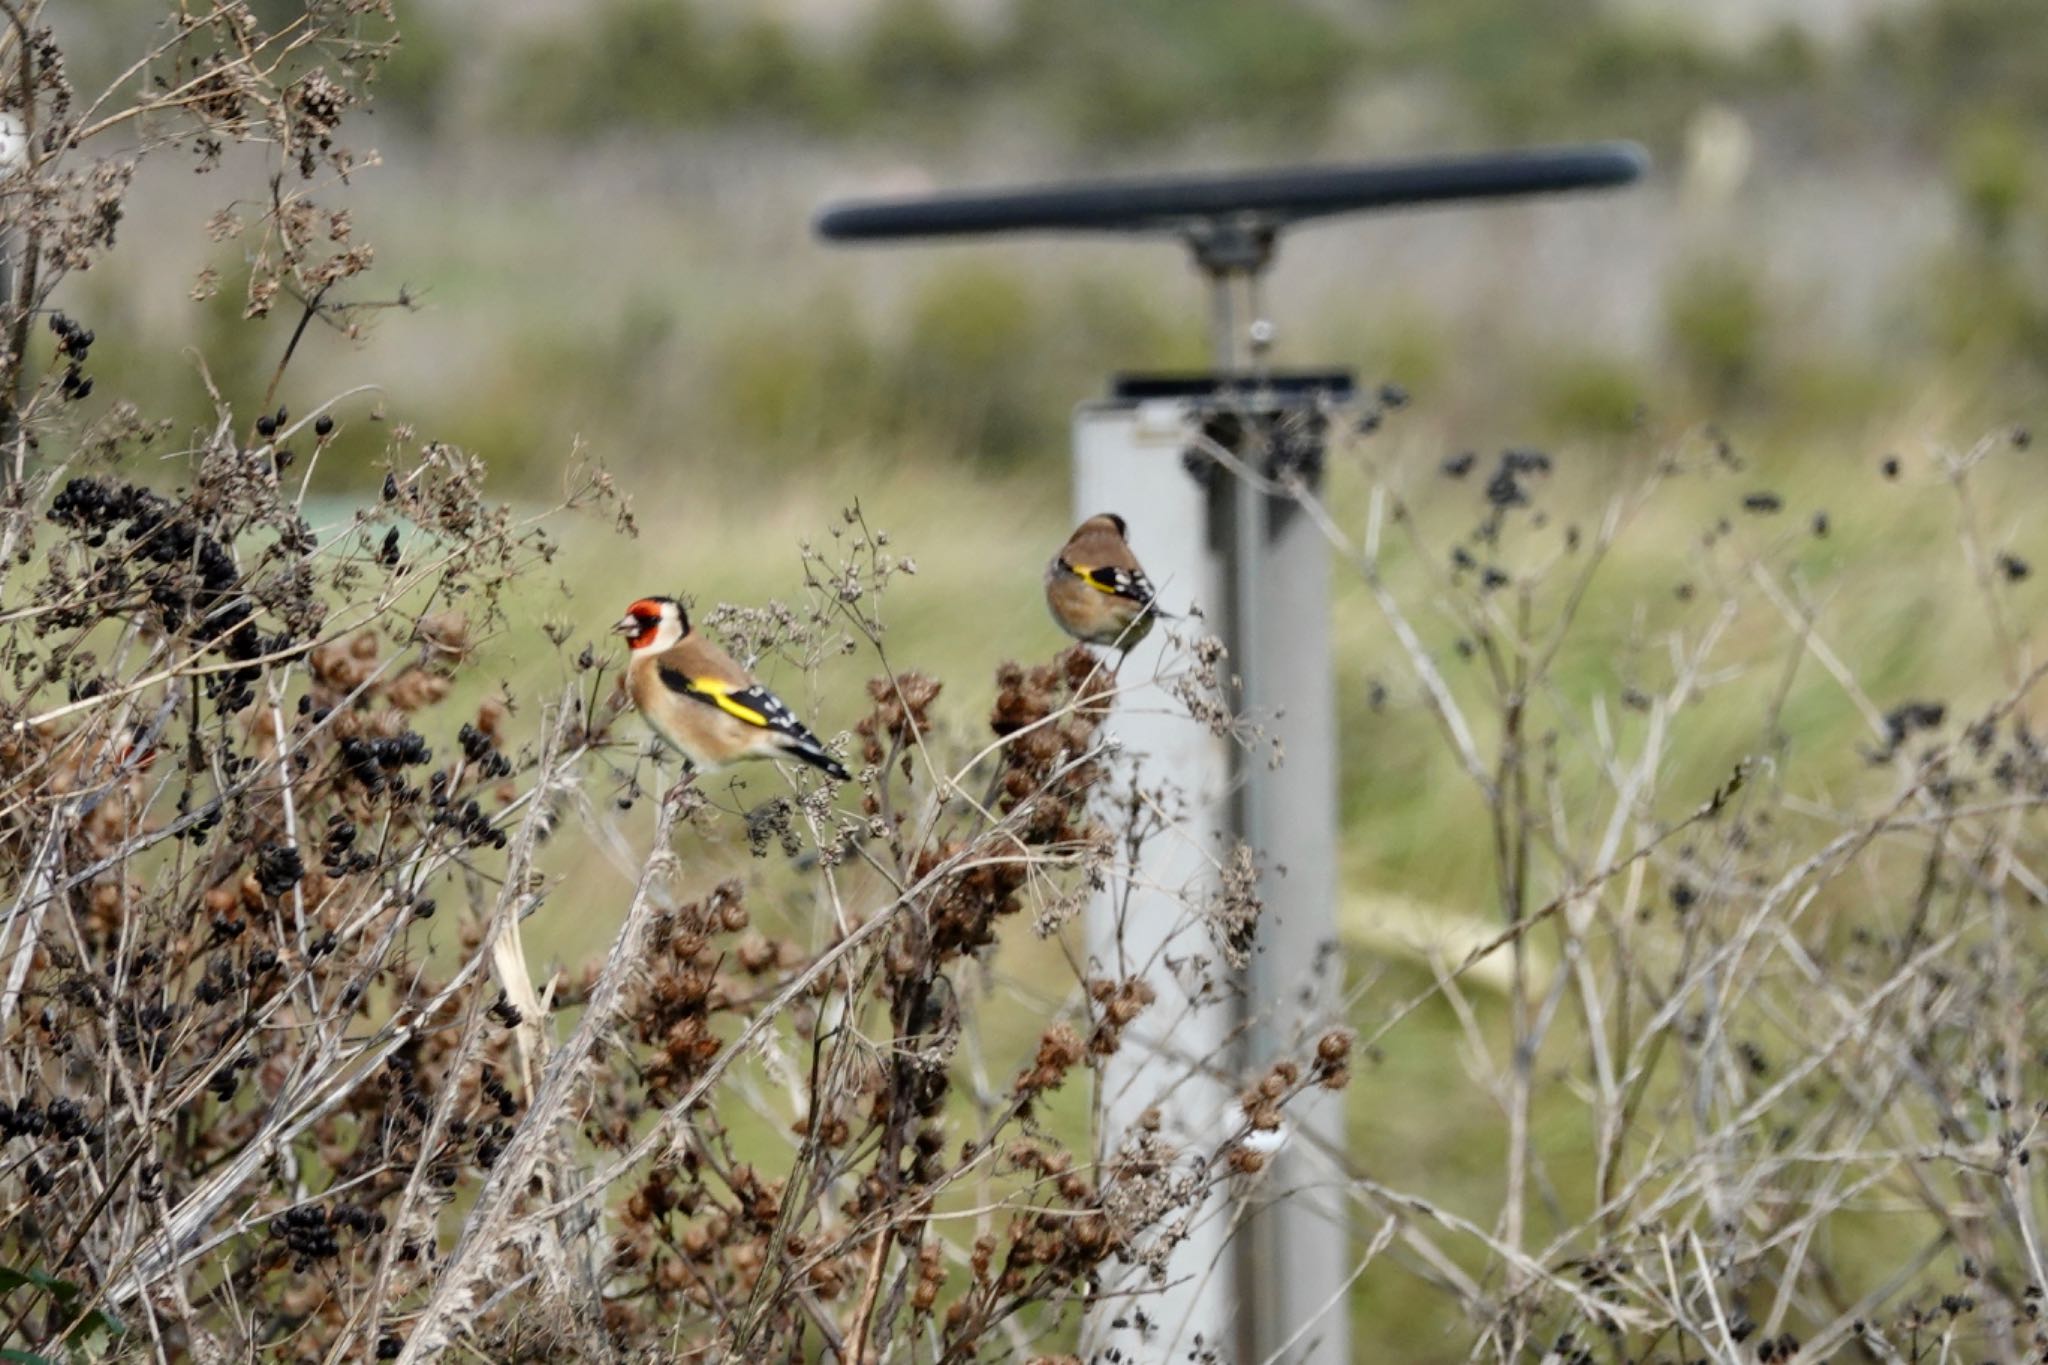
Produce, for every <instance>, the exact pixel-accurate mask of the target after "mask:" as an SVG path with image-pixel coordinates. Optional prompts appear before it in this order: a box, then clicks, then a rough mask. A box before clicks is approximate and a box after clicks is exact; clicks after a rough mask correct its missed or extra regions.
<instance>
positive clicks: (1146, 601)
mask: <svg viewBox="0 0 2048 1365" xmlns="http://www.w3.org/2000/svg"><path fill="white" fill-rule="evenodd" d="M1127 535H1128V527H1127V526H1126V525H1125V522H1124V519H1123V518H1122V517H1120V516H1118V515H1117V514H1116V513H1114V512H1104V513H1102V514H1101V515H1099V516H1093V517H1090V518H1088V520H1086V521H1084V522H1082V523H1081V525H1080V526H1079V527H1078V528H1076V529H1075V531H1074V534H1073V535H1071V536H1069V537H1068V538H1067V543H1066V544H1065V545H1063V546H1061V547H1060V552H1059V553H1058V554H1056V555H1054V556H1053V558H1052V563H1050V564H1048V565H1046V566H1045V604H1046V606H1048V607H1050V608H1051V609H1052V619H1053V620H1055V621H1057V622H1058V623H1059V627H1060V629H1061V630H1064V631H1065V632H1066V633H1067V634H1069V635H1071V636H1073V637H1074V638H1075V639H1076V640H1083V641H1086V642H1087V643H1088V644H1091V645H1114V646H1115V647H1116V648H1118V649H1122V650H1128V649H1130V648H1131V646H1133V645H1135V644H1137V643H1138V641H1140V640H1142V639H1144V638H1145V636H1146V634H1147V632H1149V631H1150V630H1151V629H1152V621H1153V618H1155V617H1157V616H1159V615H1161V612H1160V610H1159V607H1158V604H1157V603H1156V602H1155V601H1154V600H1153V599H1154V593H1153V589H1152V580H1151V579H1149V578H1147V577H1145V571H1144V570H1143V569H1142V568H1140V567H1138V557H1137V556H1136V555H1134V554H1132V553H1131V543H1130V541H1129V540H1128V539H1127V538H1126V537H1127Z"/></svg>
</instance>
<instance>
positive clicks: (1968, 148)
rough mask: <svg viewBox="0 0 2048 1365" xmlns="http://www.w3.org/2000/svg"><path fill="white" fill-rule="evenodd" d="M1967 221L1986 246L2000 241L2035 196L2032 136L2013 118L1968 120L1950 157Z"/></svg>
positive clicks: (1999, 243)
mask: <svg viewBox="0 0 2048 1365" xmlns="http://www.w3.org/2000/svg"><path fill="white" fill-rule="evenodd" d="M1949 165H1950V175H1951V177H1952V179H1953V180H1954V182H1955V190H1956V196H1957V198H1958V199H1959V200H1960V201H1961V207H1962V210H1963V218H1964V221H1965V222H1967V223H1968V224H1969V226H1970V229H1971V231H1972V232H1973V233H1974V234H1975V236H1976V238H1977V240H1978V241H1979V242H1980V243H1982V244H1983V245H1985V246H1988V247H1997V246H1999V245H2002V244H2003V243H2004V242H2005V240H2006V238H2007V236H2008V235H2009V234H2010V233H2011V231H2012V228H2013V224H2014V222H2015V221H2016V220H2017V219H2018V218H2019V216H2020V214H2021V213H2022V212H2024V211H2025V209H2026V207H2027V205H2028V203H2029V201H2030V200H2031V199H2032V198H2033V196H2034V192H2035V191H2034V186H2035V176H2036V154H2035V150H2034V142H2033V139H2032V138H2030V137H2029V136H2028V134H2027V132H2026V130H2025V129H2023V128H2022V127H2021V126H2020V125H2019V124H2018V123H2017V122H2015V121H2014V120H2012V119H2010V118H2003V117H1986V118H1978V119H1975V120H1972V121H1971V122H1969V123H1967V124H1965V125H1964V127H1963V128H1962V130H1961V132H1959V133H1958V134H1957V136H1956V139H1955V145H1954V148H1953V150H1952V151H1951V153H1950V156H1949Z"/></svg>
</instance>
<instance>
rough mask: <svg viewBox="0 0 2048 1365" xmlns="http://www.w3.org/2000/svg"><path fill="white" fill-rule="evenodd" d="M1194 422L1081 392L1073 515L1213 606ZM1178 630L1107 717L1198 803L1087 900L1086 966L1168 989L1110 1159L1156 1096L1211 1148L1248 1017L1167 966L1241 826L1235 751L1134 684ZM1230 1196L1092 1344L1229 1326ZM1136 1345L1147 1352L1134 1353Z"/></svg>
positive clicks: (1193, 943)
mask: <svg viewBox="0 0 2048 1365" xmlns="http://www.w3.org/2000/svg"><path fill="white" fill-rule="evenodd" d="M1188 436H1189V428H1188V413H1187V405H1186V403H1185V401H1184V400H1180V399H1168V400H1162V401H1156V402H1121V401H1112V402H1107V403H1100V404H1088V405H1084V406H1083V407H1082V408H1081V409H1080V410H1079V411H1078V412H1077V414H1076V416H1075V420H1074V511H1075V519H1076V520H1077V521H1078V520H1080V519H1081V518H1083V517H1087V516H1092V515H1094V514H1095V513H1097V512H1120V513H1122V514H1124V515H1126V516H1127V517H1128V518H1129V519H1130V523H1131V534H1132V537H1133V540H1134V541H1135V544H1136V548H1137V550H1138V553H1139V554H1140V556H1141V557H1142V558H1143V560H1144V562H1145V567H1146V570H1147V572H1149V573H1150V574H1151V576H1152V578H1153V581H1154V582H1155V583H1157V584H1158V585H1159V588H1160V591H1161V597H1162V599H1163V603H1164V605H1165V606H1166V608H1167V609H1168V610H1170V611H1175V612H1181V611H1185V610H1186V609H1187V607H1188V606H1189V605H1190V604H1191V603H1199V604H1201V605H1202V606H1203V607H1204V608H1205V609H1208V610H1212V611H1213V610H1215V604H1217V603H1220V602H1222V601H1223V600H1224V599H1225V596H1226V594H1227V592H1228V587H1227V581H1226V579H1225V577H1224V574H1223V572H1222V565H1221V562H1220V560H1219V559H1218V557H1217V554H1216V550H1215V547H1214V546H1213V545H1212V544H1211V543H1210V538H1209V507H1208V500H1209V494H1208V491H1207V489H1206V487H1205V486H1204V485H1203V483H1202V482H1201V481H1200V480H1198V479H1196V478H1194V477H1192V476H1191V475H1190V474H1189V473H1188V472H1187V470H1186V468H1185V467H1184V464H1183V460H1182V454H1183V452H1184V451H1185V449H1186V447H1187V442H1188ZM1167 637H1168V632H1167V631H1166V630H1164V629H1155V630H1154V631H1153V632H1152V633H1151V635H1150V636H1149V637H1148V638H1146V639H1145V640H1144V641H1142V642H1141V643H1140V644H1139V645H1138V646H1137V647H1136V648H1135V649H1133V650H1132V651H1131V652H1130V655H1129V657H1128V658H1126V659H1125V660H1124V661H1123V664H1122V666H1121V668H1120V669H1119V670H1118V678H1119V681H1120V683H1121V684H1123V685H1126V686H1130V687H1132V688H1133V691H1134V695H1133V696H1132V697H1131V698H1130V699H1128V700H1127V701H1124V702H1122V703H1120V704H1119V705H1118V706H1117V707H1116V709H1115V710H1114V711H1113V712H1112V713H1111V716H1110V719H1109V722H1108V725H1107V729H1108V732H1109V733H1110V734H1111V735H1114V736H1115V737H1116V738H1117V739H1118V740H1119V741H1120V742H1121V743H1122V745H1123V748H1124V751H1125V752H1126V753H1127V754H1129V755H1131V756H1132V757H1133V759H1134V760H1135V762H1136V763H1137V765H1138V781H1139V783H1140V785H1141V786H1144V787H1148V788H1149V787H1167V788H1171V789H1174V790H1175V791H1177V792H1178V793H1179V794H1180V796H1181V797H1182V798H1183V799H1185V800H1186V802H1187V808H1186V813H1185V819H1184V820H1182V821H1180V822H1178V823H1177V824H1176V825H1175V826H1174V827H1173V828H1171V829H1169V830H1167V831H1166V832H1165V833H1164V834H1163V835H1162V836H1161V837H1159V838H1155V839H1153V840H1151V841H1150V842H1149V843H1147V844H1146V845H1145V846H1144V848H1143V849H1142V851H1141V852H1140V854H1139V857H1138V861H1137V863H1136V865H1135V866H1123V867H1119V868H1117V869H1116V871H1115V873H1114V874H1113V875H1112V877H1111V878H1110V881H1109V884H1108V886H1107V887H1106V888H1105V889H1104V890H1103V891H1101V892H1100V893H1098V894H1097V895H1096V896H1095V897H1094V899H1093V900H1092V901H1091V902H1090V904H1089V907H1088V911H1087V918H1086V930H1087V941H1088V958H1089V962H1090V970H1091V971H1093V972H1096V973H1099V974H1101V975H1104V976H1111V977H1117V978H1122V977H1128V976H1143V977H1144V978H1145V979H1146V980H1147V981H1148V982H1149V983H1150V984H1151V986H1152V988H1153V990H1154V991H1155V992H1156V993H1157V997H1158V998H1157V1000H1156V1001H1155V1002H1154V1004H1153V1006H1152V1008H1151V1009H1149V1010H1147V1011H1146V1012H1145V1013H1144V1014H1142V1015H1140V1016H1139V1018H1138V1020H1137V1022H1136V1024H1135V1025H1134V1026H1133V1027H1132V1028H1130V1029H1128V1030H1126V1032H1125V1034H1124V1046H1123V1048H1122V1050H1121V1051H1119V1052H1118V1053H1117V1054H1116V1055H1115V1056H1114V1057H1111V1058H1108V1059H1106V1061H1105V1062H1104V1063H1103V1065H1102V1068H1101V1070H1100V1072H1099V1073H1098V1075H1097V1079H1096V1093H1095V1100H1096V1124H1095V1135H1096V1148H1097V1155H1098V1157H1100V1158H1104V1159H1106V1158H1108V1157H1109V1156H1110V1155H1112V1154H1113V1153H1114V1152H1115V1151H1116V1149H1117V1147H1118V1145H1119V1144H1120V1143H1121V1142H1122V1141H1123V1140H1124V1137H1125V1135H1126V1134H1127V1133H1129V1132H1130V1131H1131V1130H1132V1128H1133V1127H1135V1126H1136V1125H1137V1124H1138V1123H1139V1121H1140V1117H1141V1116H1142V1115H1144V1114H1145V1112H1146V1111H1147V1110H1148V1109H1157V1110H1158V1111H1159V1116H1160V1120H1161V1125H1160V1126H1161V1132H1162V1135H1163V1136H1164V1137H1165V1138H1166V1139H1167V1140H1168V1141H1170V1142H1173V1143H1174V1144H1175V1145H1176V1146H1178V1147H1180V1148H1181V1149H1182V1151H1183V1152H1184V1153H1186V1157H1185V1158H1184V1160H1186V1161H1193V1160H1198V1159H1200V1158H1201V1157H1205V1156H1207V1155H1208V1154H1209V1153H1212V1152H1214V1151H1215V1149H1216V1147H1217V1146H1218V1144H1220V1143H1221V1142H1222V1141H1223V1139H1224V1138H1225V1137H1226V1136H1227V1135H1228V1130H1227V1128H1226V1127H1225V1119H1224V1111H1225V1109H1226V1107H1227V1106H1228V1104H1229V1103H1230V1101H1231V1100H1232V1098H1233V1091H1232V1088H1231V1087H1230V1086H1229V1084H1228V1083H1227V1081H1226V1080H1225V1079H1224V1078H1227V1077H1229V1076H1230V1075H1232V1074H1233V1072H1234V1068H1233V1067H1232V1065H1231V1062H1230V1059H1229V1058H1228V1057H1227V1056H1226V1049H1227V1048H1228V1046H1229V1039H1230V1035H1231V1031H1232V1030H1233V1028H1234V1027H1235V1025H1236V1022H1237V1021H1236V1019H1235V1018H1234V1015H1233V1011H1232V1010H1231V1008H1230V1001H1229V999H1228V997H1227V996H1221V997H1211V998H1205V999H1203V1000H1201V1001H1199V1002H1198V1001H1197V1000H1194V999H1191V998H1190V996H1189V994H1188V991H1189V988H1190V987H1191V986H1194V985H1195V981H1194V980H1193V979H1191V978H1183V977H1182V976H1180V975H1177V974H1176V973H1175V972H1174V971H1173V969H1172V965H1171V964H1172V962H1173V961H1175V960H1182V959H1187V958H1193V957H1213V956H1214V952H1215V950H1214V948H1213V946H1212V945H1211V944H1210V942H1209V940H1208V937H1207V935H1206V933H1205V932H1204V930H1203V927H1202V926H1201V925H1200V924H1199V923H1197V922H1196V921H1195V919H1194V917H1193V916H1191V915H1189V914H1188V913H1187V905H1186V902H1187V901H1188V900H1189V899H1190V898H1193V899H1194V900H1195V901H1197V902H1199V900H1200V899H1201V898H1202V897H1204V896H1206V895H1207V893H1208V892H1209V891H1210V890H1211V889H1212V888H1213V887H1214V885H1215V867H1216V864H1217V860H1218V858H1219V857H1220V856H1221V855H1222V852H1223V847H1224V842H1225V839H1224V836H1225V834H1226V832H1227V831H1228V830H1229V828H1230V825H1231V806H1232V795H1231V786H1232V778H1233V772H1232V764H1231V758H1230V751H1229V747H1228V745H1227V743H1226V742H1225V741H1224V740H1222V739H1219V738H1217V737H1215V736H1213V735H1211V734H1210V733H1209V731H1208V730H1207V728H1206V727H1204V726H1202V725H1200V724H1198V723H1197V722H1196V721H1195V720H1194V719H1193V718H1192V717H1189V716H1187V715H1184V714H1178V713H1177V712H1176V709H1175V708H1173V707H1172V706H1170V705H1169V704H1168V703H1167V702H1166V700H1165V699H1164V698H1161V697H1159V696H1157V695H1148V694H1142V693H1141V692H1139V690H1138V689H1139V688H1140V687H1141V686H1142V681H1143V680H1145V679H1148V678H1151V677H1153V676H1155V675H1156V674H1157V673H1158V672H1159V671H1161V670H1162V669H1165V668H1170V667H1173V666H1174V665H1173V664H1172V662H1171V661H1170V659H1169V650H1170V649H1171V647H1172V646H1171V642H1170V641H1169V639H1168V638H1167ZM1111 799H1112V800H1113V799H1114V798H1113V797H1112V798H1111ZM1211 1068H1213V1069H1211ZM1219 1205H1220V1200H1216V1199H1212V1200H1210V1201H1209V1203H1208V1205H1207V1206H1205V1207H1204V1208H1202V1209H1201V1210H1199V1211H1198V1212H1197V1214H1196V1215H1195V1216H1194V1218H1193V1219H1191V1226H1190V1232H1189V1235H1188V1237H1187V1239H1186V1240H1185V1241H1183V1242H1182V1243H1181V1244H1180V1245H1179V1247H1178V1249H1177V1250H1176V1251H1175V1252H1174V1254H1173V1255H1172V1256H1171V1257H1170V1258H1169V1260H1168V1263H1167V1276H1166V1286H1165V1288H1163V1289H1158V1290H1155V1289H1154V1287H1153V1286H1152V1285H1151V1284H1150V1283H1148V1282H1147V1281H1145V1280H1144V1279H1143V1278H1142V1277H1139V1278H1137V1279H1135V1280H1134V1281H1133V1282H1131V1283H1128V1284H1124V1285H1112V1286H1106V1287H1107V1288H1111V1289H1122V1290H1125V1291H1131V1290H1135V1291H1139V1292H1140V1293H1141V1295H1142V1297H1140V1298H1138V1299H1136V1300H1132V1299H1129V1298H1125V1297H1115V1298H1110V1299H1107V1300H1105V1303H1106V1308H1105V1309H1104V1310H1102V1311H1099V1312H1097V1313H1096V1314H1095V1316H1094V1318H1093V1319H1092V1320H1091V1322H1090V1323H1089V1324H1088V1328H1087V1331H1086V1332H1085V1333H1084V1336H1083V1345H1084V1347H1086V1348H1087V1349H1086V1350H1084V1352H1083V1355H1084V1358H1090V1357H1092V1356H1093V1355H1094V1354H1095V1353H1097V1352H1101V1351H1103V1350H1104V1349H1105V1348H1107V1347H1109V1346H1111V1345H1116V1346H1120V1347H1121V1348H1122V1349H1123V1351H1124V1354H1125V1356H1126V1357H1127V1358H1138V1359H1158V1360H1167V1359H1172V1360H1181V1359H1185V1358H1186V1357H1187V1353H1188V1351H1189V1349H1190V1347H1191V1345H1192V1343H1193V1342H1194V1340H1195V1338H1196V1336H1197V1335H1199V1336H1200V1337H1201V1339H1202V1341H1203V1342H1204V1343H1208V1344H1214V1343H1217V1342H1225V1341H1228V1340H1229V1339H1230V1334H1231V1332H1232V1331H1233V1330H1234V1329H1235V1322H1236V1316H1237V1314H1236V1305H1237V1299H1238V1295H1237V1293H1236V1292H1235V1291H1236V1283H1235V1277H1234V1274H1233V1269H1234V1268H1233V1266H1232V1263H1231V1260H1230V1257H1229V1256H1228V1254H1227V1252H1228V1246H1227V1237H1228V1232H1229V1223H1228V1215H1227V1211H1225V1210H1223V1209H1222V1208H1221V1207H1220V1206H1219ZM1140 1313H1142V1314H1143V1315H1144V1316H1145V1317H1147V1318H1149V1319H1150V1320H1151V1321H1152V1322H1153V1323H1154V1324H1157V1335H1156V1336H1154V1337H1152V1338H1151V1339H1149V1340H1146V1341H1143V1342H1140V1341H1137V1340H1135V1339H1134V1338H1133V1337H1131V1336H1129V1335H1125V1336H1122V1337H1117V1336H1115V1335H1114V1334H1113V1333H1112V1332H1111V1330H1110V1328H1109V1325H1108V1324H1109V1322H1110V1321H1111V1320H1113V1319H1116V1318H1123V1319H1125V1320H1126V1321H1131V1320H1133V1319H1134V1318H1135V1316H1136V1315H1137V1314H1140ZM1134 1348H1135V1349H1138V1350H1139V1351H1140V1352H1141V1354H1140V1355H1138V1356H1136V1357H1132V1355H1131V1353H1132V1351H1133V1349H1134ZM1155 1353H1156V1354H1155Z"/></svg>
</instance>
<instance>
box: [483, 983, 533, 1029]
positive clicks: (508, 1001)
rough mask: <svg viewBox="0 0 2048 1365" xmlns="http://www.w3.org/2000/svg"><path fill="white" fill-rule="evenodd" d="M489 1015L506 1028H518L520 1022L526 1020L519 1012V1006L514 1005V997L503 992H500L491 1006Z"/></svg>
mask: <svg viewBox="0 0 2048 1365" xmlns="http://www.w3.org/2000/svg"><path fill="white" fill-rule="evenodd" d="M488 1013H489V1014H490V1016H491V1018H493V1019H495V1020H497V1021H498V1022H499V1023H501V1024H503V1025H504V1026H505V1027H506V1028H518V1027H519V1025H520V1022H521V1021H522V1020H523V1019H524V1018H525V1016H524V1015H522V1014H521V1013H520V1012H519V1006H517V1005H515V1004H513V1003H512V997H510V996H508V995H506V994H505V992H503V991H499V992H498V998H497V1000H496V1001H495V1002H494V1003H493V1004H492V1005H491V1008H490V1010H489V1011H488Z"/></svg>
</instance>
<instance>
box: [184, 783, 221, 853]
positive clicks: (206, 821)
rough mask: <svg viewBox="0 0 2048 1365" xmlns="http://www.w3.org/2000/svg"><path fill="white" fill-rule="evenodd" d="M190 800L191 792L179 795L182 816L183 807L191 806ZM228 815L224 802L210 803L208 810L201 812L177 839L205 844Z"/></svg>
mask: <svg viewBox="0 0 2048 1365" xmlns="http://www.w3.org/2000/svg"><path fill="white" fill-rule="evenodd" d="M190 799H191V793H190V792H180V793H179V794H178V805H179V807H180V808H181V809H180V811H179V813H180V814H183V813H184V811H183V807H185V806H186V805H187V804H189V802H190ZM226 814H227V806H226V804H225V803H224V802H222V801H219V800H214V801H211V802H208V803H207V807H206V809H205V810H203V811H201V812H199V816H198V818H197V819H195V820H194V821H193V822H192V823H191V824H189V825H187V826H185V827H184V828H183V829H181V830H179V831H178V835H177V837H178V838H180V839H189V840H190V841H191V842H193V843H194V844H203V843H205V842H206V836H207V835H209V834H211V833H213V831H214V827H215V826H217V825H219V824H220V822H221V820H222V819H223V818H224V817H225V816H226Z"/></svg>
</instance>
